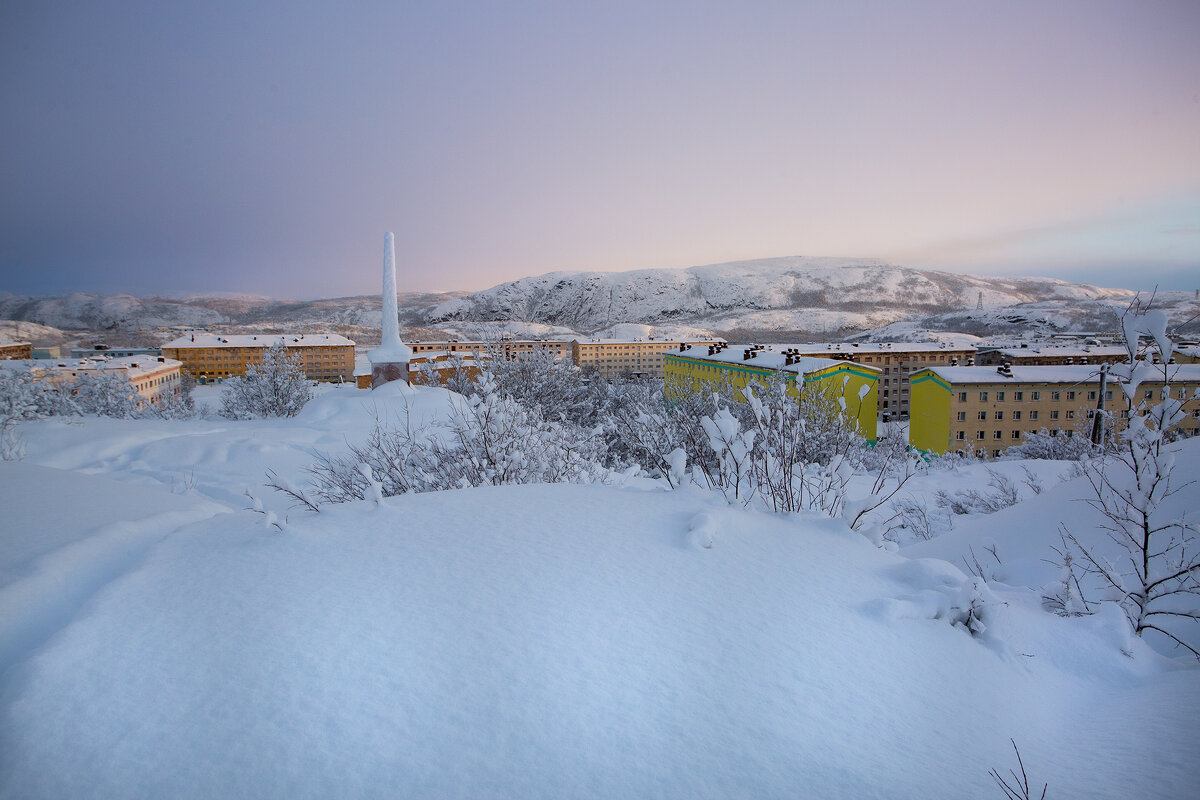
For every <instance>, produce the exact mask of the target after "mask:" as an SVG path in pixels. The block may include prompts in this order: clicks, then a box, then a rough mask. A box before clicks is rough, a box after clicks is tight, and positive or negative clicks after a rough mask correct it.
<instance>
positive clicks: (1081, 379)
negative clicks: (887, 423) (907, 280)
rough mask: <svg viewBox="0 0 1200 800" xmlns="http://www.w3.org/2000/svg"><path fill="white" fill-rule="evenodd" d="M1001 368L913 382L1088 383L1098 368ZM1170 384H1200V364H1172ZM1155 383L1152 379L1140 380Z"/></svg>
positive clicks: (942, 371) (953, 371)
mask: <svg viewBox="0 0 1200 800" xmlns="http://www.w3.org/2000/svg"><path fill="white" fill-rule="evenodd" d="M1120 366H1121V365H1119V364H1118V365H1115V366H1114V367H1113V368H1110V371H1109V376H1110V377H1111V378H1112V379H1114V380H1118V379H1119V378H1120V376H1119V374H1118V373H1119V372H1120ZM999 369H1000V367H928V368H927V369H923V370H919V371H917V372H914V373H913V374H912V376H911V377H912V378H916V376H917V375H920V374H921V373H922V372H932V373H934V374H936V375H937V376H938V377H939V378H941V379H942V380H944V381H946V382H948V383H950V384H951V385H962V384H984V383H989V384H991V383H995V384H999V383H1013V384H1015V383H1062V384H1072V383H1091V382H1093V381H1095V380H1096V379H1097V378H1098V377H1099V376H1100V366H1099V365H1098V364H1056V365H1049V366H1022V365H1014V366H1012V367H1010V368H1009V370H1008V372H1009V374H1008V375H1003V374H1001V373H1000V372H999V371H998V370H999ZM1170 369H1171V373H1170V376H1171V380H1172V381H1179V382H1181V383H1193V382H1196V381H1200V364H1172V365H1171V367H1170ZM1160 370H1161V368H1155V373H1156V374H1157V375H1158V379H1159V380H1161V379H1162V372H1161V371H1160ZM1143 380H1144V381H1149V382H1154V380H1155V378H1154V375H1148V376H1147V377H1144V378H1143Z"/></svg>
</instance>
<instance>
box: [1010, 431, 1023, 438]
mask: <svg viewBox="0 0 1200 800" xmlns="http://www.w3.org/2000/svg"><path fill="white" fill-rule="evenodd" d="M1012 438H1014V439H1020V438H1021V432H1020V431H1013V432H1012Z"/></svg>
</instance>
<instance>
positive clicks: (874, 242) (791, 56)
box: [0, 0, 1200, 298]
mask: <svg viewBox="0 0 1200 800" xmlns="http://www.w3.org/2000/svg"><path fill="white" fill-rule="evenodd" d="M5 23H6V24H5V25H4V26H0V102H3V104H4V107H5V109H6V111H7V112H8V114H7V115H6V116H7V122H8V124H7V125H5V126H4V127H3V129H0V147H2V148H3V151H4V152H5V153H6V154H9V158H7V159H4V160H3V161H0V183H3V185H4V186H5V187H6V190H7V191H6V192H4V193H3V195H0V290H7V291H10V292H12V293H14V294H36V295H58V294H64V293H67V292H70V291H81V292H85V293H91V294H113V293H118V292H120V293H129V294H137V295H139V296H141V295H149V294H161V293H163V292H168V291H177V292H190V293H220V292H229V293H236V294H253V295H268V296H290V297H304V298H328V297H336V296H360V295H364V294H370V293H372V292H373V291H375V289H376V286H377V284H378V271H379V264H380V260H381V254H382V247H381V244H382V238H383V233H384V232H385V231H394V232H395V234H396V252H397V266H398V268H399V271H400V274H399V279H400V283H401V285H403V286H406V287H407V288H409V289H411V290H412V291H423V292H432V291H468V292H469V291H478V290H481V289H485V288H488V287H490V286H494V285H496V284H499V283H503V282H506V281H510V280H516V279H519V278H521V277H528V276H533V275H540V274H545V273H548V272H558V271H563V272H575V271H603V272H614V271H615V272H624V271H632V270H639V269H682V268H687V267H689V266H699V265H708V264H718V263H727V262H735V261H747V260H756V259H759V258H772V257H780V256H781V254H787V253H821V254H827V255H829V256H831V257H838V258H840V257H845V258H878V259H879V260H881V261H884V262H888V263H892V264H896V265H900V266H905V267H910V268H913V269H933V270H939V271H947V272H952V273H957V274H972V275H989V276H1006V277H1028V276H1038V277H1050V278H1057V279H1060V280H1066V281H1070V282H1080V283H1090V284H1093V285H1097V286H1112V287H1125V286H1130V288H1131V289H1133V290H1143V291H1144V290H1149V289H1151V288H1153V287H1154V286H1158V287H1159V288H1160V289H1161V290H1182V291H1190V290H1194V289H1196V288H1197V286H1198V285H1200V149H1198V148H1197V147H1196V145H1195V142H1196V141H1197V140H1198V138H1200V86H1198V85H1197V82H1196V79H1195V76H1196V75H1197V74H1200V49H1197V48H1196V47H1195V46H1194V42H1195V38H1196V34H1197V33H1200V6H1198V5H1197V4H1195V3H1190V2H1176V1H1175V0H1163V2H1156V3H1153V4H1145V3H1129V2H1123V1H1122V0H1104V1H1103V2H1092V1H1091V0H1066V2H1063V3H1058V4H1054V5H1053V6H1050V7H1047V6H1046V5H1045V4H1044V3H1039V2H1034V0H1020V1H1019V2H1013V3H1008V4H1005V5H1003V6H991V5H984V4H970V5H966V4H961V3H956V2H952V1H951V0H926V1H925V2H916V3H912V4H905V5H904V6H897V7H884V8H879V7H876V6H873V5H871V4H867V3H856V2H850V3H845V4H839V5H837V6H835V7H829V6H825V5H822V4H815V3H801V4H786V5H783V6H780V5H777V4H768V3H752V4H741V5H738V6H737V7H725V6H723V5H721V4H704V5H699V6H698V5H696V4H690V3H689V4H684V3H679V2H665V1H660V2H651V3H628V4H625V3H618V4H605V5H604V6H603V7H590V6H587V5H583V6H576V5H574V4H544V3H537V2H518V3H515V4H509V5H506V6H505V7H504V8H503V9H501V8H491V7H474V6H470V5H464V4H459V3H453V2H451V3H445V4H437V5H436V6H431V7H411V8H410V7H403V6H395V5H392V4H383V3H373V4H368V5H367V6H365V7H358V8H355V9H352V10H330V9H329V8H327V7H325V6H323V5H322V4H317V3H309V2H300V3H290V4H276V3H271V2H261V3H255V4H252V5H249V6H247V5H245V4H235V3H221V2H216V3H211V4H205V5H203V6H200V7H194V8H187V7H177V6H173V5H165V6H164V5H161V4H144V5H142V6H141V7H133V6H130V4H128V3H116V2H112V0H94V1H93V2H88V3H70V2H68V3H67V4H66V5H65V6H61V5H60V6H55V7H53V8H47V7H45V6H28V7H24V8H20V9H17V10H10V11H8V12H7V13H6V15H5ZM1135 283H1136V284H1140V285H1131V284H1135ZM281 286H286V287H288V288H287V289H283V290H281V289H280V288H279V287H281ZM447 287H449V288H447Z"/></svg>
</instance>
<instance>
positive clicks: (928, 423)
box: [908, 372, 951, 453]
mask: <svg viewBox="0 0 1200 800" xmlns="http://www.w3.org/2000/svg"><path fill="white" fill-rule="evenodd" d="M950 391H951V389H950V384H948V383H946V382H945V381H944V380H942V379H941V378H940V377H938V376H937V375H935V374H933V373H932V372H918V374H917V375H916V376H915V377H913V378H912V399H911V402H912V410H911V412H910V414H909V418H908V420H909V422H908V443H909V444H910V445H912V446H913V447H916V448H918V449H920V450H924V451H926V452H931V453H945V452H946V450H947V448H948V443H949V441H950Z"/></svg>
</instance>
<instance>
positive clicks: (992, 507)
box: [936, 469, 1021, 515]
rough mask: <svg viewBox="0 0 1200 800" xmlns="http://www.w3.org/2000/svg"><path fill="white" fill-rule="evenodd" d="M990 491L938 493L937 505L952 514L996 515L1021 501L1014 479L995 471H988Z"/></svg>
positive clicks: (974, 490) (966, 490) (972, 490)
mask: <svg viewBox="0 0 1200 800" xmlns="http://www.w3.org/2000/svg"><path fill="white" fill-rule="evenodd" d="M987 472H988V486H990V487H991V489H990V490H982V491H981V490H979V489H962V490H959V491H957V492H947V491H945V490H941V491H938V493H937V495H936V497H937V505H938V507H939V508H944V509H947V510H948V511H949V512H950V513H951V514H958V515H962V514H994V513H995V512H997V511H1000V510H1001V509H1004V508H1008V507H1009V506H1014V505H1016V504H1017V501H1018V500H1020V499H1021V491H1020V489H1018V488H1017V484H1016V483H1015V482H1014V481H1013V480H1012V478H1010V477H1008V476H1007V475H1004V474H1002V473H999V472H996V471H995V470H994V469H988V471H987Z"/></svg>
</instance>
